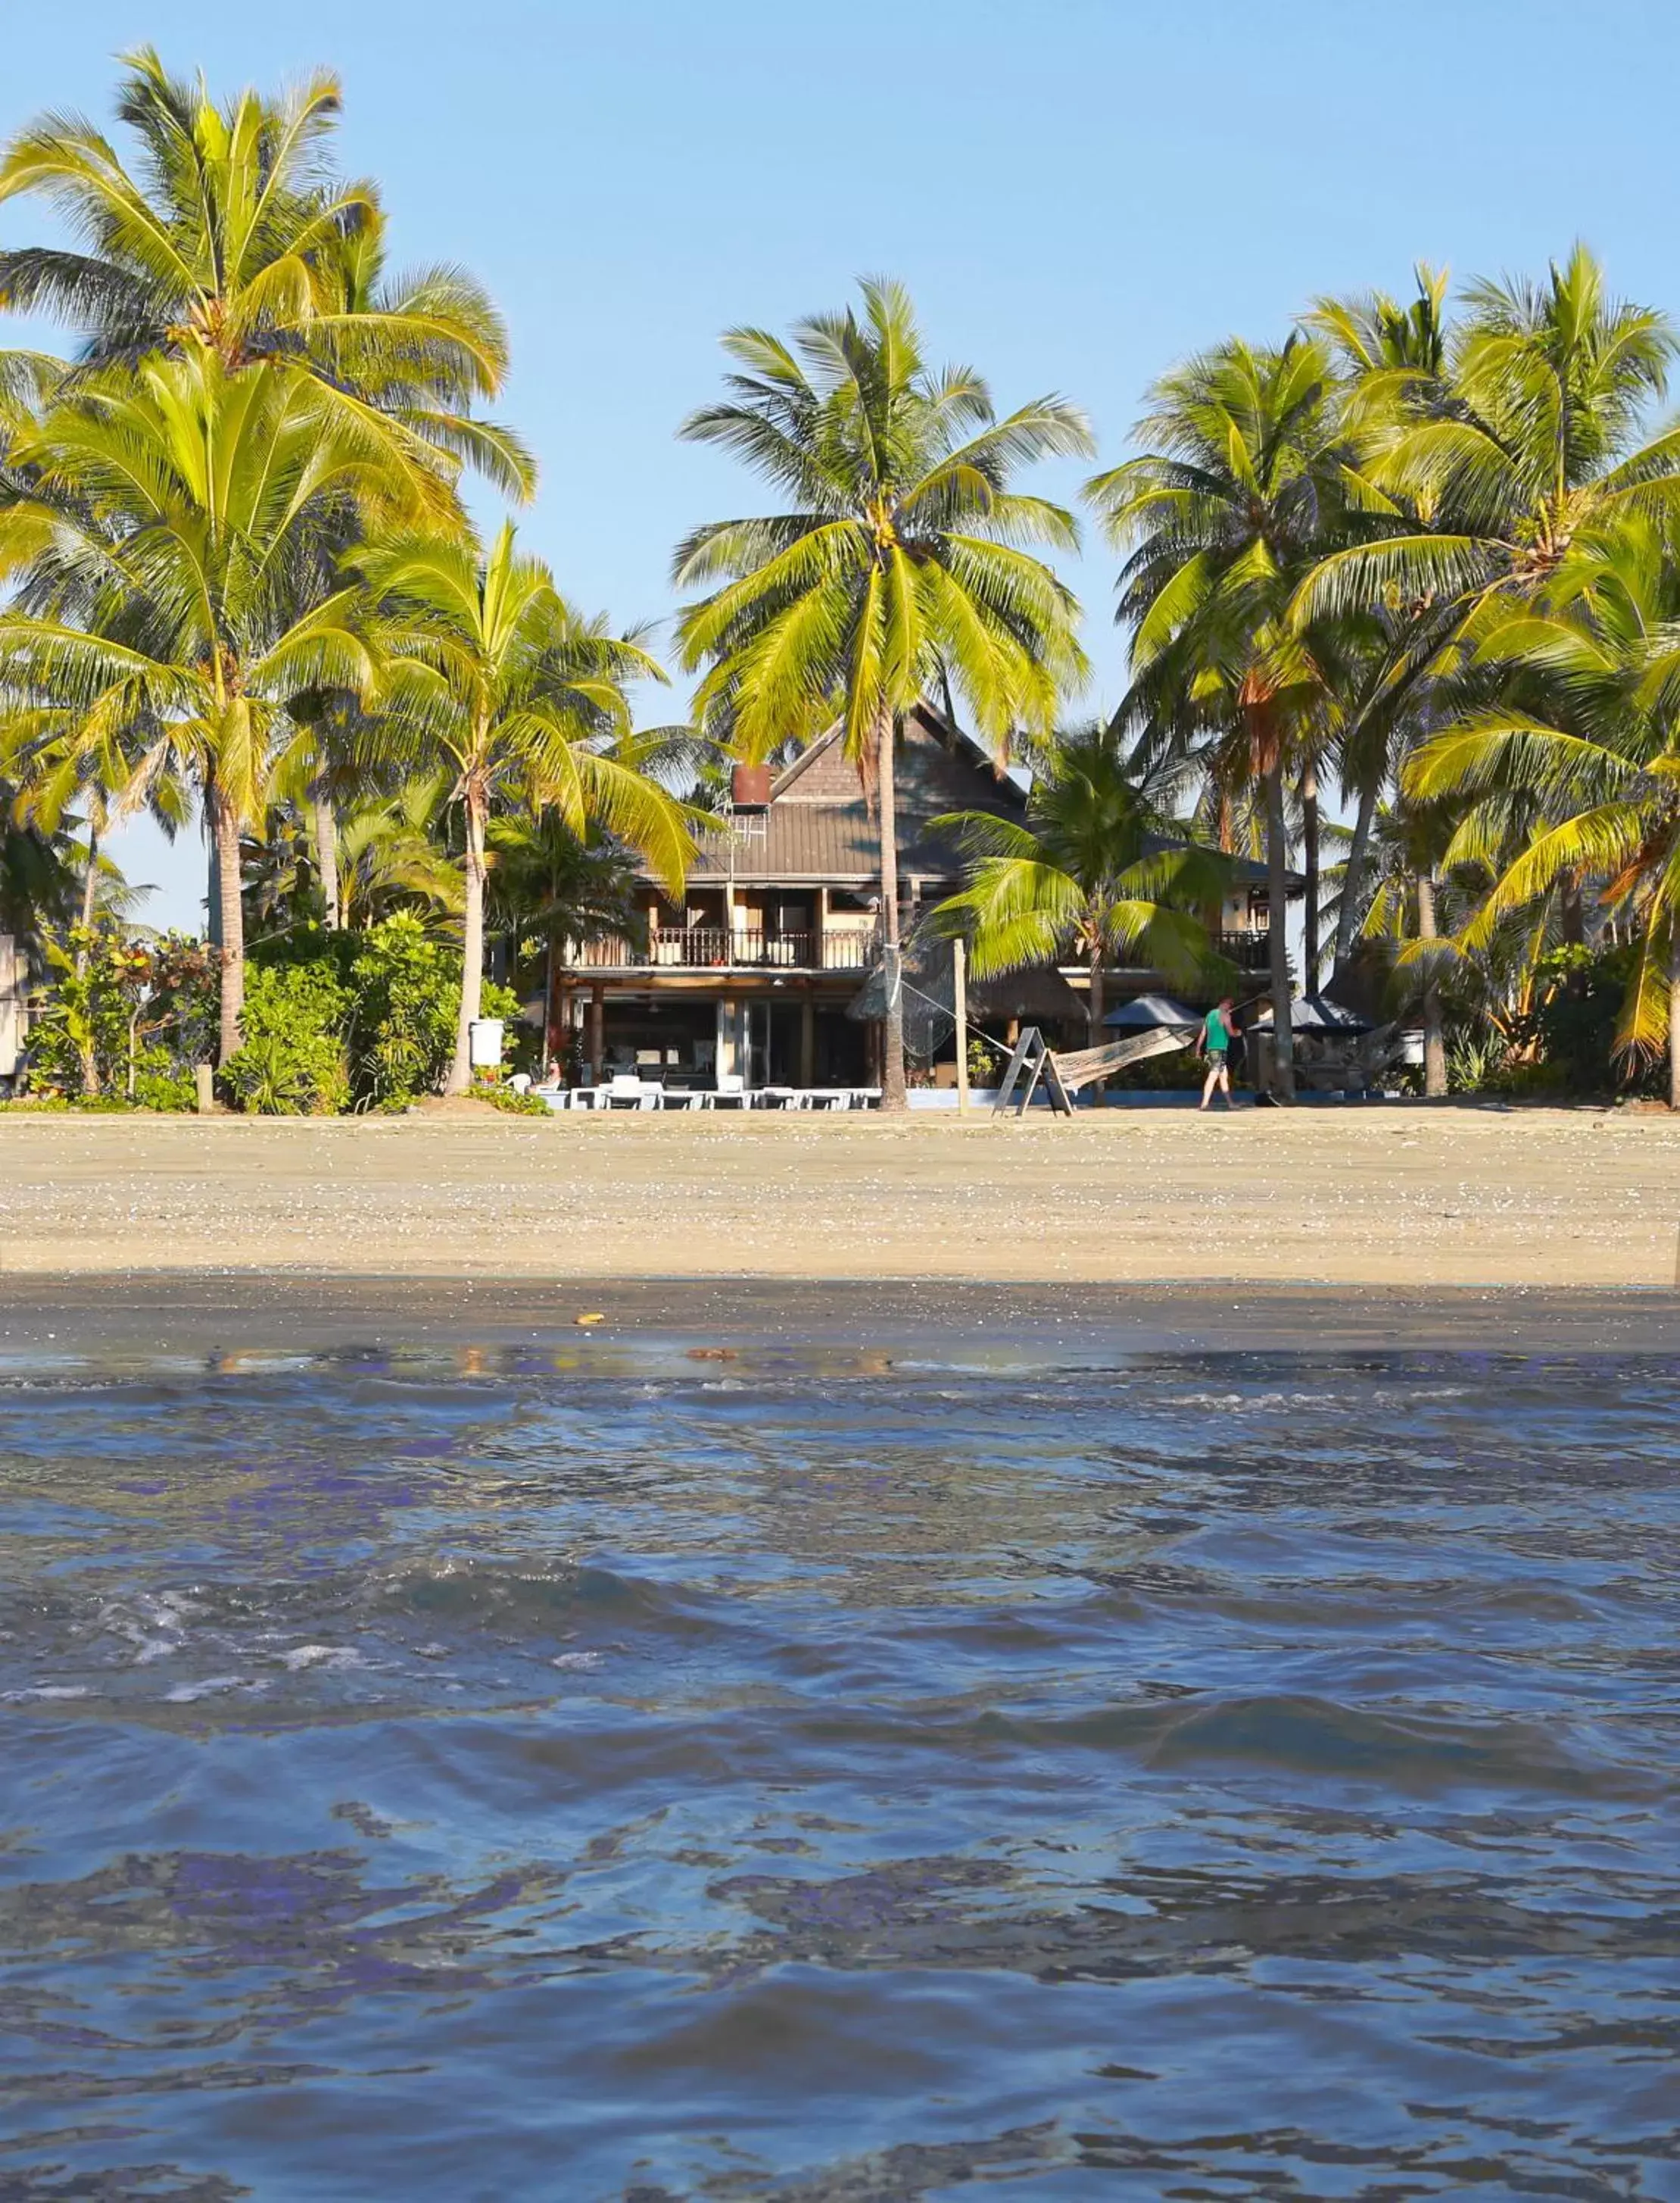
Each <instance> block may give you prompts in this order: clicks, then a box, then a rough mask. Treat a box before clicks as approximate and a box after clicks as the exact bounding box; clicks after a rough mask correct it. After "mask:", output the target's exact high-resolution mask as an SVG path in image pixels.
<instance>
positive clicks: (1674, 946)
mask: <svg viewBox="0 0 1680 2203" xmlns="http://www.w3.org/2000/svg"><path fill="white" fill-rule="evenodd" d="M1668 923H1669V936H1668V1106H1669V1107H1670V1108H1671V1109H1680V911H1676V912H1675V913H1673V914H1672V915H1671V918H1669V921H1668Z"/></svg>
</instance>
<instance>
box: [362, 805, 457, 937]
mask: <svg viewBox="0 0 1680 2203" xmlns="http://www.w3.org/2000/svg"><path fill="white" fill-rule="evenodd" d="M450 787H451V782H450V778H449V776H448V775H447V773H434V774H431V775H422V776H419V777H410V778H407V779H405V780H403V781H401V782H400V783H399V785H398V787H397V788H396V791H395V793H394V794H368V795H362V796H358V798H357V799H356V800H354V801H352V803H351V804H350V805H349V806H347V807H346V811H345V812H344V814H343V816H342V818H340V819H339V820H338V821H337V830H338V845H339V914H340V924H342V925H343V926H344V927H345V928H346V929H356V930H365V929H366V928H367V927H369V926H370V925H376V924H378V923H379V921H380V920H381V919H382V918H389V917H390V916H391V915H392V914H393V912H396V911H399V910H405V911H411V912H413V913H415V914H416V915H417V916H418V917H419V918H422V919H423V920H425V921H427V922H428V923H429V924H431V925H432V926H434V927H435V928H437V927H441V925H442V924H446V923H447V925H448V928H449V930H451V931H452V932H453V930H455V929H457V928H458V926H459V925H460V923H461V917H462V911H463V907H464V903H465V900H466V897H465V891H464V887H463V885H462V880H461V868H460V865H458V863H457V862H456V860H455V859H454V858H453V856H452V855H451V854H450V853H449V850H448V849H447V847H446V846H445V843H444V839H443V833H442V823H443V817H444V813H445V812H447V809H448V806H449V794H450Z"/></svg>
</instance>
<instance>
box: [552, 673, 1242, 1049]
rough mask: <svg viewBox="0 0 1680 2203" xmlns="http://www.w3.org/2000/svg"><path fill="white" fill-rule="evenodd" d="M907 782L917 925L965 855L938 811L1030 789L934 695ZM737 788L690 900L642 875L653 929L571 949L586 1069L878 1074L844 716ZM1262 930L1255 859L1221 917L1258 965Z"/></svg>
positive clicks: (869, 920)
mask: <svg viewBox="0 0 1680 2203" xmlns="http://www.w3.org/2000/svg"><path fill="white" fill-rule="evenodd" d="M896 791H897V815H898V837H899V872H900V888H899V893H900V911H901V916H900V924H901V928H902V932H903V933H904V934H905V935H907V936H908V934H909V933H910V932H911V930H912V929H913V927H914V921H915V918H916V915H917V913H918V912H919V911H922V910H925V909H926V908H928V907H931V906H932V904H934V903H936V902H938V901H943V900H944V897H945V896H946V895H951V894H953V893H955V890H956V889H958V888H959V887H960V886H961V884H962V876H963V873H962V864H961V856H960V853H959V852H958V851H957V849H956V848H955V847H954V846H953V844H952V843H951V842H950V841H949V838H948V837H946V836H940V835H938V834H936V833H934V832H933V830H932V825H931V822H932V820H933V819H934V818H938V816H940V815H941V814H942V813H944V812H952V811H992V812H997V813H999V814H1000V815H1001V816H1003V817H1005V818H1017V819H1019V818H1024V817H1025V815H1026V789H1025V786H1024V784H1023V783H1022V782H1021V780H1020V777H1018V776H1016V775H1014V774H1009V773H1005V774H1001V775H1000V774H999V772H998V771H997V767H996V766H995V765H994V764H993V762H992V760H991V757H990V756H989V755H988V754H987V753H986V752H985V749H984V748H982V747H980V746H979V744H978V743H976V742H975V741H973V740H972V739H971V738H970V737H969V736H967V735H964V734H962V733H961V732H960V731H958V730H957V729H953V728H952V727H950V726H949V725H948V724H947V723H946V722H945V721H944V719H943V718H940V717H939V715H938V713H937V712H933V711H932V710H931V709H928V708H926V707H924V708H923V709H921V710H920V711H918V712H915V713H914V714H913V715H912V717H911V718H909V720H908V722H907V724H906V726H905V729H904V732H903V736H902V742H901V745H900V750H899V758H898V770H897V774H896ZM746 793H748V795H749V796H750V797H752V798H753V799H754V800H745V801H743V800H740V798H741V794H742V789H741V788H739V787H738V788H737V792H736V802H735V804H734V805H733V806H732V808H731V810H730V811H728V812H725V813H724V814H723V815H722V817H721V818H719V824H718V827H717V829H716V830H715V831H714V832H712V833H710V834H708V835H707V836H706V837H705V839H704V840H703V841H702V842H701V848H700V853H699V855H698V857H697V859H696V860H695V863H694V865H693V866H692V867H691V869H690V871H689V882H688V888H687V892H686V895H685V896H684V899H683V902H682V904H681V905H680V906H678V905H676V904H673V903H671V901H668V900H667V899H666V897H665V895H664V893H663V892H662V890H661V889H660V887H659V886H658V884H657V883H655V882H654V879H653V877H651V875H648V876H646V877H644V879H643V881H642V895H643V896H644V899H645V904H644V907H645V931H644V930H641V929H638V931H637V934H636V937H635V938H633V939H632V938H624V937H617V938H607V939H597V940H595V941H588V942H574V943H572V944H571V946H570V947H569V948H568V950H567V953H566V958H565V969H564V971H563V972H562V974H561V976H560V984H559V989H558V992H559V1006H558V1007H559V1020H558V1022H559V1025H560V1027H561V1029H562V1032H563V1033H565V1032H567V1031H569V1032H570V1033H571V1035H572V1036H573V1047H574V1049H575V1053H576V1054H577V1059H578V1060H579V1062H580V1063H581V1065H582V1066H583V1069H584V1070H585V1071H586V1072H587V1073H588V1075H589V1076H590V1077H592V1078H598V1077H600V1075H601V1074H602V1073H603V1072H608V1071H612V1070H613V1069H630V1068H639V1069H641V1070H642V1071H644V1072H648V1074H649V1075H654V1073H655V1072H656V1073H657V1075H658V1076H660V1077H661V1078H664V1079H665V1080H666V1081H667V1083H674V1084H687V1083H695V1084H709V1083H710V1082H711V1081H712V1080H713V1078H717V1077H719V1076H728V1075H731V1074H734V1075H740V1076H742V1077H744V1078H745V1079H746V1081H747V1084H748V1085H749V1086H752V1087H758V1086H762V1085H767V1084H787V1085H793V1086H846V1085H864V1084H877V1083H878V1076H879V1053H880V1029H879V1027H878V1025H876V1024H874V1023H873V1022H862V1023H861V1022H860V1021H859V1020H858V1019H857V1018H856V1017H855V1016H849V1015H848V1014H847V1013H848V1010H849V1007H850V1006H851V1005H852V1004H854V1003H855V1001H856V1000H857V998H858V995H859V994H860V991H861V989H862V987H863V985H864V983H865V981H866V979H867V977H868V974H869V972H870V971H871V969H872V967H873V965H874V962H875V960H876V955H877V950H878V942H879V927H880V901H881V879H880V849H879V842H878V825H877V820H876V818H875V817H874V815H873V809H872V806H871V805H870V803H869V802H868V800H867V799H866V797H865V794H864V791H863V788H862V787H861V783H860V781H859V778H858V773H857V768H856V766H855V765H853V764H852V763H851V762H850V761H849V759H847V757H846V756H845V754H844V751H843V746H842V741H841V735H840V729H838V728H835V729H831V731H830V732H829V733H828V734H826V735H823V736H821V737H820V738H819V740H818V741H814V742H813V744H812V745H811V747H809V748H808V749H807V750H806V751H805V752H804V753H803V754H802V756H801V757H799V758H798V759H796V762H795V763H794V764H792V765H789V766H788V767H787V768H786V769H785V770H784V771H782V772H781V773H780V774H778V775H777V776H776V777H774V778H773V779H772V778H769V777H766V780H765V782H764V783H761V784H760V786H758V787H757V788H751V787H750V786H749V787H748V789H747V790H746ZM1266 926H1267V913H1266V899H1265V889H1264V886H1263V877H1262V876H1261V875H1260V874H1259V872H1258V871H1257V868H1255V867H1251V866H1250V867H1245V876H1244V878H1243V883H1242V884H1241V886H1240V887H1239V889H1238V891H1237V892H1236V893H1235V894H1234V895H1233V896H1232V898H1231V899H1230V901H1228V902H1227V907H1226V909H1225V912H1224V913H1223V915H1222V932H1223V934H1224V936H1225V938H1224V942H1223V945H1224V948H1225V950H1226V953H1227V955H1230V956H1232V957H1233V960H1235V961H1236V962H1237V963H1238V964H1239V966H1242V967H1244V968H1248V969H1252V970H1255V971H1260V970H1263V967H1264V964H1265V958H1266V944H1267V932H1266ZM1064 977H1065V979H1066V981H1067V985H1066V986H1063V987H1062V988H1060V989H1058V990H1057V992H1056V1000H1057V1001H1060V1003H1062V1005H1063V1006H1065V1008H1066V1011H1067V1013H1068V1015H1067V1020H1066V1022H1067V1025H1068V1034H1067V1036H1066V1037H1068V1038H1074V1037H1076V1036H1080V1037H1082V1032H1083V1013H1082V1005H1081V1002H1080V990H1082V989H1084V987H1085V983H1086V982H1085V972H1083V971H1082V970H1079V969H1075V968H1074V967H1072V966H1070V967H1068V970H1067V972H1066V973H1065V975H1064ZM1160 984H1161V975H1160V974H1159V973H1158V972H1149V971H1145V970H1143V969H1138V970H1135V971H1123V972H1115V974H1113V976H1112V978H1111V980H1110V981H1109V1000H1110V1001H1111V1002H1118V1001H1124V1000H1125V999H1126V997H1127V995H1130V994H1138V993H1142V992H1145V990H1147V989H1150V988H1151V987H1156V986H1159V985H1160ZM1041 992H1042V989H1041ZM1045 999H1046V1000H1048V999H1050V998H1048V997H1046V998H1045ZM1032 1014H1035V1015H1040V1014H1041V1013H1036V1012H1035V1013H1032ZM950 1052H951V1051H950V1049H949V1046H948V1047H947V1049H946V1053H948V1054H949V1053H950Z"/></svg>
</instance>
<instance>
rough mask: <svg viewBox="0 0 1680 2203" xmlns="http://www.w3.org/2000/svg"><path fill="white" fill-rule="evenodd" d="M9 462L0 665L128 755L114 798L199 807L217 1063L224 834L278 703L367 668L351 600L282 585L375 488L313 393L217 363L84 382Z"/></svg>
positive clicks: (281, 719)
mask: <svg viewBox="0 0 1680 2203" xmlns="http://www.w3.org/2000/svg"><path fill="white" fill-rule="evenodd" d="M16 448H17V449H18V451H19V452H20V453H21V457H22V458H23V460H24V462H25V463H26V464H27V466H28V468H29V470H30V471H31V475H32V477H33V484H34V492H33V495H32V496H30V497H28V498H23V499H19V500H18V501H17V502H16V503H15V504H14V505H12V506H11V507H9V509H7V510H5V511H0V573H5V574H8V575H9V576H11V577H13V578H14V579H15V582H16V585H17V592H18V602H17V607H16V608H14V609H12V610H9V611H6V612H4V613H3V614H0V653H4V655H5V658H6V659H7V661H8V664H9V669H10V677H11V681H12V683H13V687H14V689H15V692H16V695H17V699H18V700H19V701H21V702H22V703H25V704H29V705H33V706H36V707H38V708H45V709H50V710H55V711H62V712H68V713H71V714H74V715H75V717H76V718H77V721H78V723H79V725H80V733H81V738H82V739H83V741H85V742H86V743H93V742H97V741H102V740H104V738H105V737H106V736H107V735H108V734H109V735H121V734H124V733H125V732H129V731H136V732H138V733H139V734H140V735H142V736H143V737H144V740H143V742H142V744H141V747H140V753H139V757H138V759H137V760H136V763H135V766H134V770H133V774H132V776H131V777H130V779H129V781H128V783H127V791H126V792H127V796H128V799H129V800H131V801H138V800H143V799H144V798H145V795H146V794H147V792H148V791H149V790H150V789H151V788H152V787H153V785H154V783H156V781H157V779H158V778H159V777H164V778H171V777H173V778H178V779H180V780H182V781H184V782H186V783H187V784H188V785H189V786H190V787H192V788H193V789H194V791H195V792H196V794H198V797H199V799H200V800H201V803H202V806H203V808H204V813H205V816H206V818H208V820H209V821H210V825H211V827H212V829H213V832H214V837H215V846H216V867H217V870H216V880H217V901H218V903H219V907H220V917H221V942H222V947H221V967H222V1022H221V1050H222V1060H223V1062H224V1063H225V1062H226V1060H228V1057H229V1056H231V1055H232V1054H234V1052H235V1050H236V1049H237V1048H238V1047H239V1045H240V1013H241V1009H242V1007H243V1004H244V976H245V966H244V926H243V918H242V913H241V906H240V834H241V832H242V830H245V828H247V827H251V826H255V825H256V824H257V823H258V822H259V821H260V820H261V818H262V817H263V808H264V805H265V802H266V797H267V790H268V782H269V771H270V769H271V766H272V763H273V759H274V757H275V752H276V749H277V747H279V745H280V743H281V740H282V739H283V736H284V735H285V733H286V731H287V724H288V723H287V706H288V705H289V703H290V701H291V700H293V698H295V697H296V696H298V695H299V694H301V693H304V692H305V691H309V690H311V689H315V688H321V687H338V688H346V689H361V690H365V689H366V688H368V687H369V686H370V682H371V679H372V675H373V670H374V669H373V660H372V658H371V655H370V652H369V650H368V648H367V646H366V644H365V642H364V640H363V638H362V636H361V635H360V634H359V633H358V629H357V627H356V624H355V620H354V612H355V607H356V602H357V597H356V591H355V589H354V588H351V587H345V588H339V589H337V590H335V591H334V593H333V594H330V595H328V596H327V597H325V598H324V599H321V598H316V596H315V595H314V594H313V593H312V592H306V593H305V594H304V596H303V599H302V604H301V608H300V605H299V592H298V589H297V587H296V583H297V579H298V570H299V567H300V566H303V567H305V568H308V569H310V570H312V568H313V562H314V558H315V552H316V544H317V542H318V539H319V533H320V529H321V527H322V518H323V515H325V514H327V513H330V512H334V511H341V510H342V509H343V508H344V507H345V506H346V505H353V504H354V503H355V502H356V501H357V500H358V499H359V498H360V497H361V496H363V495H364V494H367V493H373V494H375V495H380V496H382V494H383V492H384V484H383V481H382V479H381V478H380V475H379V471H378V470H377V468H376V466H375V465H374V464H372V462H371V461H370V456H369V453H368V451H367V448H366V446H365V445H364V442H363V441H362V440H361V439H359V438H358V437H354V436H346V434H343V433H342V432H341V422H340V416H337V415H336V414H335V413H333V412H332V411H331V410H323V409H322V406H321V405H320V404H319V403H318V399H317V393H316V385H315V384H314V382H313V381H312V379H311V378H310V377H308V376H306V375H299V373H297V372H296V371H295V370H293V369H289V368H284V367H281V366H277V365H270V366H269V367H266V368H264V369H262V370H261V371H260V372H245V373H241V374H238V375H230V374H229V373H228V370H227V369H225V368H224V367H223V366H222V362H221V359H220V358H219V357H218V356H217V354H216V352H214V351H195V352H192V353H188V354H186V355H184V356H183V357H180V358H179V359H174V360H161V359H154V360H152V361H151V362H149V363H146V364H145V365H144V366H142V367H141V368H139V369H137V370H135V371H133V372H132V373H121V372H117V371H108V372H105V373H104V374H102V375H98V376H95V377H92V378H90V379H88V380H87V381H85V382H84V383H82V384H81V385H80V387H77V388H76V389H75V390H74V391H73V392H68V393H63V394H62V395H61V398H60V399H59V401H58V402H57V403H56V405H54V406H53V408H52V409H51V410H50V412H49V413H48V414H47V416H46V417H45V418H44V420H43V421H42V422H41V423H40V425H39V427H38V429H36V430H35V431H34V432H33V434H28V433H26V434H23V435H21V436H20V438H19V439H18V442H17V447H16ZM370 477H371V479H370Z"/></svg>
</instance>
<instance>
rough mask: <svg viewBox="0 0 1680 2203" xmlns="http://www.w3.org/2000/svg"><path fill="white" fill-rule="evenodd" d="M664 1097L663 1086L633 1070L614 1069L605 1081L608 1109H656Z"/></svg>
mask: <svg viewBox="0 0 1680 2203" xmlns="http://www.w3.org/2000/svg"><path fill="white" fill-rule="evenodd" d="M664 1099H665V1089H664V1087H663V1086H661V1085H660V1084H658V1082H657V1081H656V1080H653V1079H648V1078H642V1077H641V1076H640V1074H639V1073H637V1072H634V1071H615V1072H613V1074H612V1078H609V1079H608V1080H607V1082H606V1107H608V1108H609V1109H657V1108H658V1107H659V1106H660V1103H661V1102H663V1101H664Z"/></svg>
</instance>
